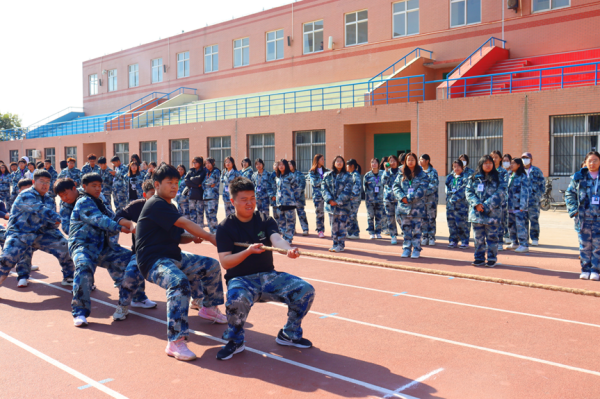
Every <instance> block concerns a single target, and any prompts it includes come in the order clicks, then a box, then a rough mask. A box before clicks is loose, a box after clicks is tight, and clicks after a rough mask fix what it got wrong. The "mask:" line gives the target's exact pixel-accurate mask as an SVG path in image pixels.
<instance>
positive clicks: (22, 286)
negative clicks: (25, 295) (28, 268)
mask: <svg viewBox="0 0 600 399" xmlns="http://www.w3.org/2000/svg"><path fill="white" fill-rule="evenodd" d="M27 285H28V283H27V280H25V282H21V280H19V283H18V284H17V288H26V287H27Z"/></svg>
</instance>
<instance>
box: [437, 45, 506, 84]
mask: <svg viewBox="0 0 600 399" xmlns="http://www.w3.org/2000/svg"><path fill="white" fill-rule="evenodd" d="M496 41H499V42H500V43H502V48H506V40H502V39H498V38H496V37H490V38H489V39H487V40H486V41H485V43H483V44H482V45H481V46H479V48H478V49H477V50H475V51H473V52H472V53H471V55H470V56H468V57H467V58H465V59H464V60H463V62H461V63H460V64H458V66H457V67H456V68H454V69H453V70H452V71H450V73H448V75H447V76H448V77H450V76H452V74H453V73H454V72H455V71H456V70H457V69H458V75H459V76H460V67H461V66H463V65H464V64H465V63H466V62H467V61H469V65H471V59H472V57H473V56H474V55H475V54H477V52H479V55H480V56H481V55H483V48H484V47H485V46H486V44H488V43H489V44H490V47H494V46H495V45H496Z"/></svg>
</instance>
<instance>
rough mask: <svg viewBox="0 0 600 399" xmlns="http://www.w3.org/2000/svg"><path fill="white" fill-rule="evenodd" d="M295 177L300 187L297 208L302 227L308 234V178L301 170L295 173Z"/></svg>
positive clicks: (298, 188)
mask: <svg viewBox="0 0 600 399" xmlns="http://www.w3.org/2000/svg"><path fill="white" fill-rule="evenodd" d="M294 176H296V183H297V184H298V187H297V189H296V190H298V193H296V194H297V195H296V198H297V199H298V205H297V206H296V212H297V213H298V219H299V220H300V227H301V228H302V231H303V232H307V233H308V219H307V218H306V210H305V209H304V208H305V207H306V176H304V173H302V172H300V171H299V170H297V171H295V172H294Z"/></svg>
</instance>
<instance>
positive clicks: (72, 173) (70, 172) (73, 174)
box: [58, 168, 81, 187]
mask: <svg viewBox="0 0 600 399" xmlns="http://www.w3.org/2000/svg"><path fill="white" fill-rule="evenodd" d="M67 177H68V178H69V179H71V180H73V181H74V182H75V185H76V186H77V187H81V171H80V170H79V169H77V168H73V169H69V168H66V169H63V170H61V171H60V173H59V174H58V178H59V179H62V178H67Z"/></svg>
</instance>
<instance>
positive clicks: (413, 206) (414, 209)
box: [393, 170, 429, 218]
mask: <svg viewBox="0 0 600 399" xmlns="http://www.w3.org/2000/svg"><path fill="white" fill-rule="evenodd" d="M403 177H404V175H403V174H401V173H398V176H396V181H395V182H394V185H393V189H394V195H395V196H396V199H397V200H398V205H397V207H396V213H397V214H400V215H406V216H410V217H416V218H422V217H425V214H426V207H425V199H424V197H425V193H427V190H428V188H429V176H428V175H427V173H425V172H424V171H423V170H421V171H420V172H419V173H418V174H417V175H416V176H415V177H413V179H412V180H406V179H403ZM403 198H406V201H407V203H406V204H405V203H404V202H403V201H402V199H403Z"/></svg>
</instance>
